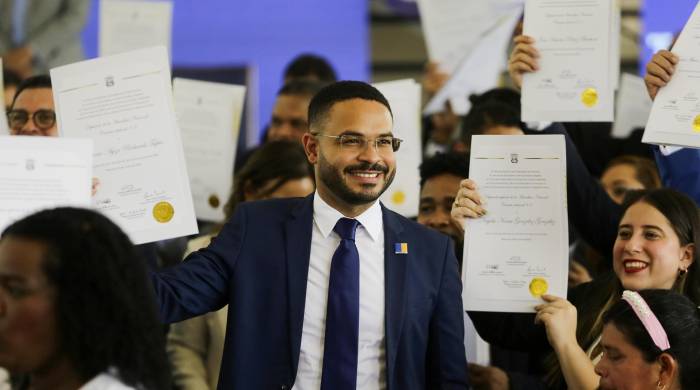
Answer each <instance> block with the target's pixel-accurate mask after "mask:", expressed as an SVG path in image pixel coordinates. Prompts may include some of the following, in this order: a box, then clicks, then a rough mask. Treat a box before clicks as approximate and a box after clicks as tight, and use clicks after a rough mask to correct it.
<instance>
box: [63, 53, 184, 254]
mask: <svg viewBox="0 0 700 390" xmlns="http://www.w3.org/2000/svg"><path fill="white" fill-rule="evenodd" d="M51 78H52V81H53V94H54V100H55V105H56V114H57V119H58V125H59V133H60V134H61V136H63V137H69V138H89V139H92V140H93V141H94V143H95V152H94V171H93V175H94V176H95V177H96V178H98V179H99V181H100V189H99V191H98V192H97V193H96V195H95V196H94V197H93V199H92V202H93V207H95V208H96V209H97V210H99V211H101V212H103V213H105V214H106V215H108V216H109V217H110V218H111V219H112V220H113V221H115V222H116V223H117V224H118V225H119V226H120V227H121V228H122V229H124V230H125V231H126V232H127V234H129V236H130V238H131V239H132V240H133V241H134V242H135V243H138V244H141V243H146V242H151V241H157V240H163V239H167V238H173V237H180V236H184V235H189V234H193V233H196V232H197V225H196V220H195V215H194V208H193V205H192V195H191V193H190V187H189V180H188V176H187V169H186V167H185V158H184V154H183V148H182V142H181V141H180V131H179V129H178V127H177V123H176V120H175V111H174V108H173V97H172V91H171V85H170V65H169V61H168V56H167V51H166V50H165V48H164V47H155V48H150V49H142V50H137V51H133V52H129V53H123V54H118V55H115V56H111V57H101V58H96V59H93V60H89V61H84V62H79V63H76V64H72V65H67V66H63V67H59V68H54V69H52V70H51Z"/></svg>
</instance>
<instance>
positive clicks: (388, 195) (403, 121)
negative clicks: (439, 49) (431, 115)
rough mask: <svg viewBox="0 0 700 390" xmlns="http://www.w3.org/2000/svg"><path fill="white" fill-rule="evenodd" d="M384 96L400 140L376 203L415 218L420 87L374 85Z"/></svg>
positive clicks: (407, 83)
mask: <svg viewBox="0 0 700 390" xmlns="http://www.w3.org/2000/svg"><path fill="white" fill-rule="evenodd" d="M374 86H375V87H377V89H378V90H379V91H381V92H382V94H384V96H386V98H387V100H388V101H389V104H390V105H391V110H392V112H393V114H394V128H393V129H392V131H393V134H394V137H397V138H401V139H402V140H403V142H402V143H401V148H400V149H399V151H398V152H396V153H395V155H396V166H397V167H400V169H397V170H396V176H394V181H393V182H392V183H391V185H390V186H389V188H388V189H387V190H386V191H385V192H384V194H382V196H381V198H380V200H381V201H382V203H383V204H384V205H385V206H386V207H388V208H390V209H391V210H393V211H396V212H397V213H399V214H401V215H403V216H405V217H415V216H417V215H418V200H419V199H418V197H419V192H420V175H419V172H418V167H419V166H420V163H421V161H423V158H422V157H423V154H422V152H421V140H420V98H421V95H420V93H421V92H420V85H419V84H418V83H416V82H415V81H414V80H412V79H404V80H396V81H387V82H383V83H377V84H374Z"/></svg>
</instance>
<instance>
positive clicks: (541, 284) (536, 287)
mask: <svg viewBox="0 0 700 390" xmlns="http://www.w3.org/2000/svg"><path fill="white" fill-rule="evenodd" d="M547 287H549V286H548V285H547V281H546V280H544V279H542V278H534V279H532V281H531V282H530V294H532V296H534V297H539V296H542V295H544V294H546V293H547Z"/></svg>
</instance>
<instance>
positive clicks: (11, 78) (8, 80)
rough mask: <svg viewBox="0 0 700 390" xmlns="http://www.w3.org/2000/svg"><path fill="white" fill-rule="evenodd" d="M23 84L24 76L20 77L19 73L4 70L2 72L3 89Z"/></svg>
mask: <svg viewBox="0 0 700 390" xmlns="http://www.w3.org/2000/svg"><path fill="white" fill-rule="evenodd" d="M21 82H22V76H20V75H19V74H18V73H16V72H13V71H11V70H9V69H4V68H3V70H2V83H3V88H7V87H9V86H15V87H16V86H18V85H19V84H20V83H21Z"/></svg>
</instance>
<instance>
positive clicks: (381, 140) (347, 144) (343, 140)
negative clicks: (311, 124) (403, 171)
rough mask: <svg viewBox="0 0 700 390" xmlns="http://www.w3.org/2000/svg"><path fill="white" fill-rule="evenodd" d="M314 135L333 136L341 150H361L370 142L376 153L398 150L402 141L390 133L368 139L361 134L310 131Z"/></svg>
mask: <svg viewBox="0 0 700 390" xmlns="http://www.w3.org/2000/svg"><path fill="white" fill-rule="evenodd" d="M311 135H313V136H314V137H319V136H320V137H327V138H334V139H335V140H336V141H337V143H338V144H340V148H341V149H342V150H348V151H354V152H360V151H362V150H365V148H366V147H367V144H368V143H372V144H373V146H374V150H376V151H377V153H382V152H389V151H392V152H396V151H398V150H399V147H400V146H401V142H403V140H402V139H400V138H396V137H392V136H390V135H387V136H382V137H377V138H375V139H373V140H368V139H367V138H365V137H363V136H361V135H353V134H343V135H326V134H319V133H312V134H311Z"/></svg>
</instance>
